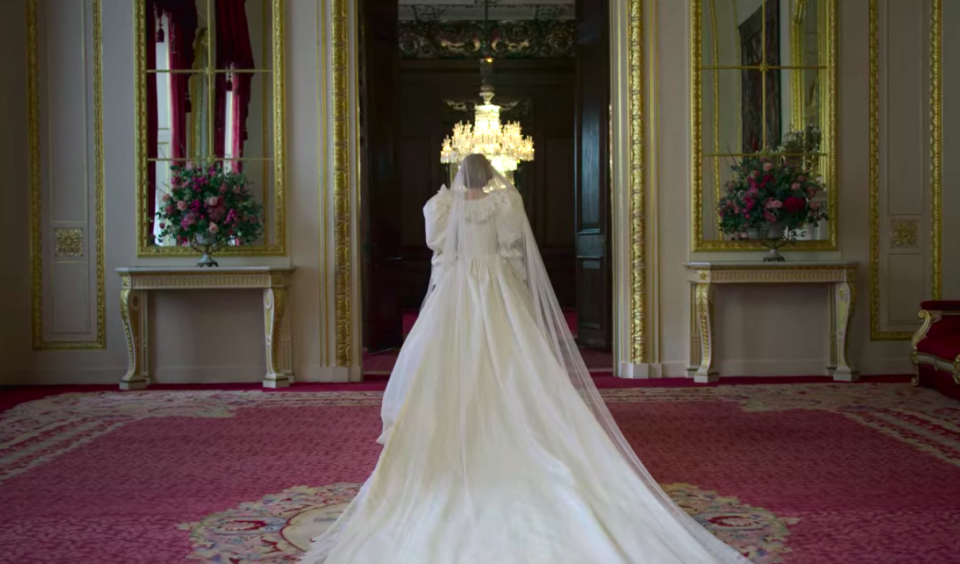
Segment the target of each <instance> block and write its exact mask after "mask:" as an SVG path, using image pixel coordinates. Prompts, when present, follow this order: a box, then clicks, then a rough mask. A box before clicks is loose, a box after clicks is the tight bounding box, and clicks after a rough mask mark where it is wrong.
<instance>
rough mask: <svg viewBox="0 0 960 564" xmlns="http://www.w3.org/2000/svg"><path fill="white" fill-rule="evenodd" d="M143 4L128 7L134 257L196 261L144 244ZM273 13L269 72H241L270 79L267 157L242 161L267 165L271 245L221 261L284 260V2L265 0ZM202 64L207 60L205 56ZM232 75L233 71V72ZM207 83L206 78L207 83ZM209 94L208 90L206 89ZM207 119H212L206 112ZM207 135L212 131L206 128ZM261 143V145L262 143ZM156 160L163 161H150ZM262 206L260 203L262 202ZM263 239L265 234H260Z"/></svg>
mask: <svg viewBox="0 0 960 564" xmlns="http://www.w3.org/2000/svg"><path fill="white" fill-rule="evenodd" d="M98 1H99V0H98ZM145 2H146V0H134V3H133V33H134V42H133V44H134V88H135V89H136V92H135V94H134V128H135V135H136V195H137V205H136V213H137V218H136V219H137V221H136V225H137V229H136V231H137V256H138V257H151V258H154V257H184V256H197V252H196V251H194V250H193V249H192V248H190V247H179V246H176V247H169V246H159V245H153V244H150V237H151V231H150V219H151V218H149V217H147V210H148V209H149V205H148V203H147V162H148V159H147V136H146V127H147V124H146V111H147V92H146V80H144V77H145V76H146V74H147V73H148V72H150V71H149V70H148V69H146V68H145V67H146V49H147V45H146V40H145V38H146V32H145V29H144V25H145V18H144V10H145ZM271 2H272V8H273V25H272V35H271V37H272V40H273V41H272V45H273V68H271V69H254V70H249V71H242V72H264V73H266V72H269V73H271V76H272V77H273V130H274V135H273V157H263V158H256V159H253V158H251V159H246V160H262V161H269V160H271V159H272V160H273V164H274V181H273V182H274V186H273V191H274V194H273V202H274V204H273V207H274V215H275V220H274V221H275V223H276V233H275V237H276V240H275V241H274V242H273V243H270V244H266V245H245V246H240V247H223V248H221V249H220V250H219V251H218V253H219V254H221V255H225V256H284V255H286V254H287V228H286V203H285V202H286V195H285V187H284V184H285V183H284V168H285V167H284V145H285V144H284V140H285V130H286V127H285V124H284V102H285V99H286V93H285V90H284V88H285V84H284V31H283V4H284V0H271ZM207 43H208V45H207V47H208V49H210V48H211V46H212V43H213V42H212V41H208V42H207ZM208 61H211V64H212V60H211V59H210V58H209V57H208ZM188 72H193V71H188ZM205 72H206V73H207V75H208V76H211V77H212V75H213V74H214V73H217V72H226V71H224V70H217V69H212V68H209V67H208V68H207V69H206V71H205ZM233 72H235V71H233ZM210 80H212V78H210ZM211 91H212V90H211ZM210 114H211V116H210V119H211V121H212V119H213V116H212V112H210ZM210 131H212V128H211V129H210ZM208 141H209V142H212V136H208ZM264 141H266V140H264ZM155 160H157V161H161V160H169V159H155ZM264 203H266V202H264ZM264 236H265V237H269V236H270V234H269V233H266V232H265V233H264Z"/></svg>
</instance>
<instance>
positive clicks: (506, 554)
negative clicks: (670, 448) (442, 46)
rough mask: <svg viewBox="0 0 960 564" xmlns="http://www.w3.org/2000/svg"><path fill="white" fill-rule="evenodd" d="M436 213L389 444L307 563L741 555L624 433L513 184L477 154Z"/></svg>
mask: <svg viewBox="0 0 960 564" xmlns="http://www.w3.org/2000/svg"><path fill="white" fill-rule="evenodd" d="M424 216H425V219H426V231H427V233H426V235H427V243H428V245H429V246H430V247H431V248H432V249H433V250H434V251H435V261H434V262H435V265H434V273H433V276H432V277H431V283H430V288H429V290H428V293H427V297H426V299H425V300H424V304H423V308H422V310H421V314H420V316H419V318H418V320H417V323H416V325H415V326H414V328H413V330H412V331H411V333H410V335H409V337H408V339H407V341H406V343H405V344H404V347H403V350H402V351H401V353H400V356H399V358H398V361H397V365H396V368H395V370H394V372H393V374H392V375H391V378H390V381H389V385H388V388H387V391H386V393H385V395H384V399H383V407H382V418H383V424H384V429H383V434H382V435H381V437H380V439H379V440H380V442H382V443H383V444H384V450H383V453H382V454H381V457H380V460H379V462H378V464H377V467H376V469H375V470H374V472H373V474H372V475H371V476H370V478H369V479H368V481H367V482H366V483H365V484H364V486H363V488H362V489H361V491H360V493H359V495H358V496H357V498H356V499H355V500H354V501H353V503H351V505H350V507H348V509H347V510H346V512H345V513H344V514H343V516H341V518H340V519H339V520H338V521H337V522H336V523H335V524H334V525H332V526H331V528H330V529H329V530H328V531H327V532H326V533H325V534H324V535H323V536H322V537H320V538H318V539H315V541H314V544H313V546H312V548H311V550H310V551H309V552H308V553H307V555H306V556H305V557H304V560H303V561H304V562H307V563H313V564H318V563H324V564H347V563H350V564H401V563H403V564H467V563H470V564H481V563H483V564H492V563H495V564H513V563H516V564H520V563H523V564H530V563H533V562H543V563H547V562H550V563H551V564H556V563H568V564H621V563H622V564H638V563H640V562H644V563H650V564H694V563H697V564H701V563H702V564H707V563H710V564H734V563H736V564H741V563H745V562H747V560H746V559H745V558H744V557H743V556H741V555H740V554H739V553H738V552H736V551H735V550H733V549H732V548H730V547H728V546H727V545H725V544H724V543H723V542H721V541H720V540H719V539H717V538H716V537H714V536H713V535H712V534H711V533H709V532H708V531H707V530H706V529H704V528H702V527H701V526H700V525H699V524H698V523H697V522H696V521H695V520H694V519H693V518H691V517H690V516H688V515H687V514H686V513H685V512H684V511H683V510H682V509H681V508H680V507H678V506H677V505H676V504H675V503H674V502H673V501H672V500H671V499H670V498H669V497H668V496H667V494H666V493H665V492H664V491H663V490H662V489H661V488H660V487H659V486H658V485H657V483H656V481H654V479H653V478H652V477H651V475H650V474H649V472H648V471H647V470H646V468H645V467H644V465H643V464H642V463H641V462H640V459H639V458H638V457H637V455H636V454H635V453H634V451H633V449H632V448H631V447H630V445H629V444H628V443H627V441H626V439H625V438H624V436H623V435H622V433H621V432H620V429H619V428H618V427H617V424H616V422H615V421H614V419H613V417H612V416H611V414H610V412H609V410H608V409H607V407H606V405H605V404H604V402H603V400H602V398H601V396H600V393H599V392H598V390H597V388H596V385H595V384H594V382H593V380H592V378H591V376H590V373H589V372H588V370H587V368H586V366H585V364H584V362H583V359H582V358H581V356H580V352H579V350H578V348H577V345H576V342H575V341H574V339H573V337H572V335H571V333H570V330H569V328H568V326H567V323H566V321H565V319H564V316H563V312H562V311H561V309H560V306H559V304H558V302H557V299H556V296H555V295H554V291H553V287H552V286H551V283H550V280H549V278H548V276H547V272H546V269H545V267H544V264H543V260H542V258H541V256H540V252H539V249H538V247H537V244H536V241H535V240H534V236H533V232H532V229H531V227H530V223H529V221H528V220H527V216H526V213H525V212H524V208H523V200H522V197H521V195H520V193H519V192H518V191H517V189H516V187H514V186H513V184H512V183H511V182H510V181H509V180H508V179H507V178H505V177H504V176H503V175H501V174H500V173H499V172H497V171H496V170H494V169H493V167H492V166H491V165H490V164H489V162H488V161H487V160H486V159H485V158H483V157H480V156H479V155H471V156H469V157H467V158H466V159H465V160H464V162H463V163H462V164H461V166H460V169H459V172H458V174H457V176H456V178H455V180H454V182H453V184H452V186H451V187H450V189H449V190H448V189H441V191H440V193H438V194H437V195H436V196H434V197H433V198H432V199H431V200H430V202H428V204H427V206H426V207H425V208H424ZM601 430H602V431H601Z"/></svg>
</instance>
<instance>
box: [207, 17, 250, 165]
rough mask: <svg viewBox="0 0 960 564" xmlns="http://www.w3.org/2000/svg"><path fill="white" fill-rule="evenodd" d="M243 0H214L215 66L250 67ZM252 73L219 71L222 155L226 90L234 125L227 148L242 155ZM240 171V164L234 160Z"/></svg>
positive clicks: (217, 128) (218, 148)
mask: <svg viewBox="0 0 960 564" xmlns="http://www.w3.org/2000/svg"><path fill="white" fill-rule="evenodd" d="M245 3H246V0H217V2H216V14H217V68H218V69H238V70H249V69H253V68H254V66H255V62H254V60H253V49H252V48H251V46H250V27H249V25H248V24H247V12H246V9H245V8H244V4H245ZM252 80H253V75H252V74H251V73H248V72H239V73H230V74H229V75H226V74H222V73H221V74H218V75H217V80H216V84H215V87H216V95H215V109H214V135H215V137H214V152H215V153H216V155H217V156H221V157H222V156H224V155H225V154H226V153H225V149H226V147H225V145H226V117H227V116H226V113H227V112H226V106H227V94H226V93H227V91H228V90H229V91H232V93H233V115H232V116H231V117H232V118H233V126H232V130H231V132H230V133H231V137H232V139H233V143H232V146H231V147H230V149H231V153H232V154H233V158H235V159H239V158H241V157H243V142H244V141H245V140H246V139H247V115H248V114H249V108H250V90H251V84H252ZM234 170H238V171H239V170H240V163H239V162H236V163H234Z"/></svg>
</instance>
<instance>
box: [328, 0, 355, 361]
mask: <svg viewBox="0 0 960 564" xmlns="http://www.w3.org/2000/svg"><path fill="white" fill-rule="evenodd" d="M331 1H332V10H331V12H332V13H331V17H332V19H331V25H332V27H333V30H332V34H331V35H332V37H331V40H332V41H331V43H332V52H331V55H332V57H331V58H332V60H331V63H332V65H333V92H332V96H331V97H332V99H333V128H332V130H333V200H334V201H333V206H334V245H335V247H336V248H335V257H334V262H335V266H334V268H335V278H336V279H335V290H334V292H335V295H336V308H337V312H336V320H337V325H336V331H337V335H336V337H337V347H336V358H337V366H343V367H349V366H350V364H351V361H352V356H353V354H352V353H353V347H352V342H353V333H352V330H353V327H352V325H353V310H352V306H353V295H352V293H353V288H352V284H351V281H352V280H353V265H352V260H351V251H352V248H351V245H352V241H351V230H350V226H351V219H352V218H351V209H350V162H349V161H350V158H349V153H350V148H349V133H350V128H349V121H348V120H349V111H350V99H349V96H350V92H349V87H348V84H347V79H348V78H349V73H350V69H349V57H348V55H349V53H348V51H349V43H348V40H349V36H348V35H349V34H348V29H347V25H348V18H347V0H331Z"/></svg>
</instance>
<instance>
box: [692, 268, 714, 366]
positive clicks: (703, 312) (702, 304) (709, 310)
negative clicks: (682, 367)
mask: <svg viewBox="0 0 960 564" xmlns="http://www.w3.org/2000/svg"><path fill="white" fill-rule="evenodd" d="M693 307H694V311H695V322H696V325H697V327H696V330H697V332H698V334H699V337H700V339H699V340H700V366H699V367H698V368H697V370H696V372H694V374H693V381H694V382H698V383H700V384H706V383H709V382H716V381H717V380H718V379H719V378H718V376H717V372H716V371H715V370H713V287H712V286H711V285H710V284H709V283H707V284H696V285H695V286H694V289H693Z"/></svg>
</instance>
